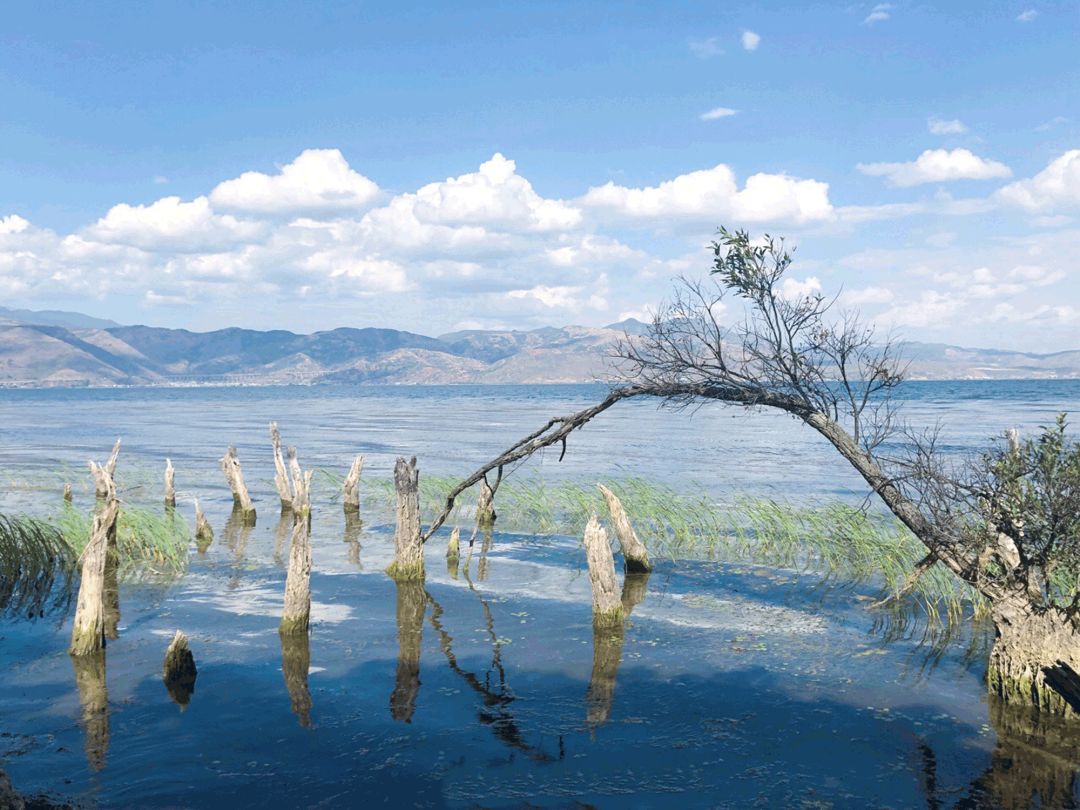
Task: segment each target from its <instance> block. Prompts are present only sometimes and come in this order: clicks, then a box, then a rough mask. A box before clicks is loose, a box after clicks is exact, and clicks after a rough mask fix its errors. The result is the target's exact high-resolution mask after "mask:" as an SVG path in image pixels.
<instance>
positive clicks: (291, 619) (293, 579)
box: [278, 448, 312, 635]
mask: <svg viewBox="0 0 1080 810" xmlns="http://www.w3.org/2000/svg"><path fill="white" fill-rule="evenodd" d="M289 460H290V462H292V467H293V480H292V497H291V502H292V512H293V530H292V541H291V545H290V546H289V572H288V574H287V575H286V577H285V607H284V609H283V610H282V613H281V625H280V626H279V627H278V632H279V633H281V634H282V635H289V634H290V633H306V632H307V629H308V624H309V621H310V618H311V476H312V470H308V471H307V472H306V473H305V472H302V471H301V469H300V463H299V462H298V461H296V453H295V451H294V450H293V449H292V448H289Z"/></svg>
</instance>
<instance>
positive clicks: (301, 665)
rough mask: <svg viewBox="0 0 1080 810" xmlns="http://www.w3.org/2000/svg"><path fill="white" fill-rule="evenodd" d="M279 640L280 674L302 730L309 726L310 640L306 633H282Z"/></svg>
mask: <svg viewBox="0 0 1080 810" xmlns="http://www.w3.org/2000/svg"><path fill="white" fill-rule="evenodd" d="M280 639H281V674H282V675H283V676H284V677H285V689H286V690H288V692H289V703H290V704H291V705H292V710H293V714H295V715H296V719H297V721H298V722H299V723H300V725H301V726H302V727H304V728H307V727H308V726H310V725H311V705H312V704H311V690H310V689H309V688H308V672H309V671H310V670H311V639H310V637H309V636H308V634H307V633H283V634H282V635H281V636H280Z"/></svg>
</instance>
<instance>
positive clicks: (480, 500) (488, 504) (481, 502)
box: [476, 478, 496, 531]
mask: <svg viewBox="0 0 1080 810" xmlns="http://www.w3.org/2000/svg"><path fill="white" fill-rule="evenodd" d="M495 518H496V514H495V492H494V490H492V489H491V485H490V484H489V483H488V481H487V478H484V479H482V480H481V481H480V495H479V496H478V497H477V499H476V525H477V526H478V527H479V528H480V529H481V530H482V531H491V530H492V529H493V528H494V527H495Z"/></svg>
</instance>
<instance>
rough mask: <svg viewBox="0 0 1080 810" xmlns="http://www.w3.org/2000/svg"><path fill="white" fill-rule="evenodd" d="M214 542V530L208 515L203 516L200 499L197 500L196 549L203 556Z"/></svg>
mask: <svg viewBox="0 0 1080 810" xmlns="http://www.w3.org/2000/svg"><path fill="white" fill-rule="evenodd" d="M213 542H214V530H213V529H212V528H210V522H209V521H208V520H207V519H206V515H204V514H203V510H202V507H201V506H199V499H198V498H196V499H195V547H196V548H197V549H198V550H199V553H200V554H202V553H203V552H205V551H206V550H207V549H208V548H210V544H211V543H213Z"/></svg>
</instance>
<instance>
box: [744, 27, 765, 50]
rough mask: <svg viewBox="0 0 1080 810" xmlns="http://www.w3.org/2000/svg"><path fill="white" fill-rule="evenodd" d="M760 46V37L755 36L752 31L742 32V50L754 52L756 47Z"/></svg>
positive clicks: (758, 35)
mask: <svg viewBox="0 0 1080 810" xmlns="http://www.w3.org/2000/svg"><path fill="white" fill-rule="evenodd" d="M760 44H761V35H760V34H756V33H754V32H753V31H743V32H742V46H743V49H744V50H747V51H756V50H757V49H758V45H760Z"/></svg>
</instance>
